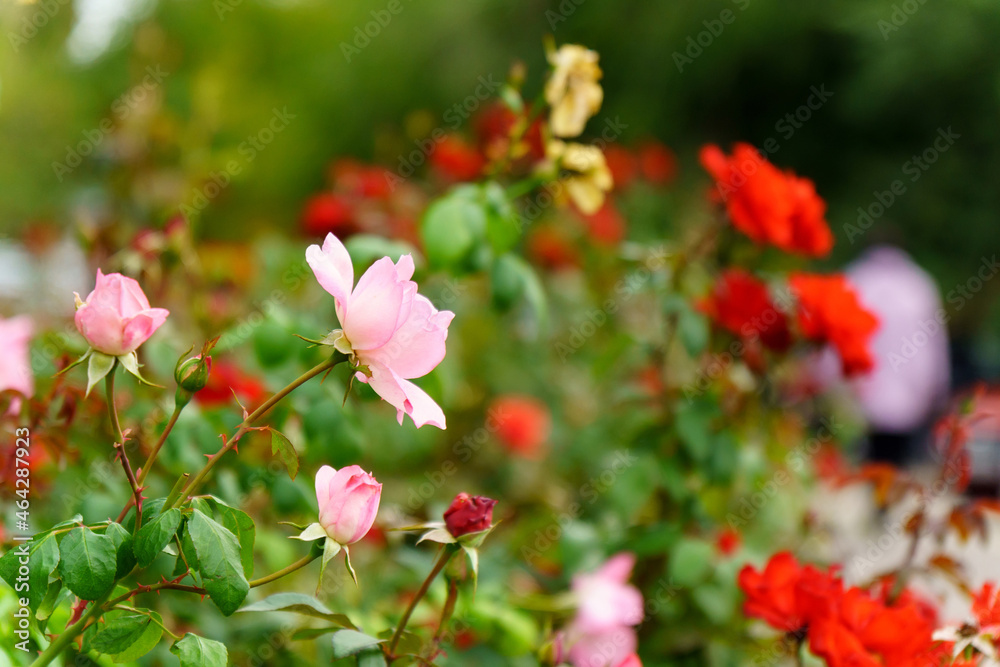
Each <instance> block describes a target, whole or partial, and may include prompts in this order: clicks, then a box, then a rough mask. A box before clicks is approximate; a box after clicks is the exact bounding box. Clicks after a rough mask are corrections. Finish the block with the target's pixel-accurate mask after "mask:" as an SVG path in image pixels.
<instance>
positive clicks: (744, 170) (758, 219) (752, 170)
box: [700, 143, 833, 257]
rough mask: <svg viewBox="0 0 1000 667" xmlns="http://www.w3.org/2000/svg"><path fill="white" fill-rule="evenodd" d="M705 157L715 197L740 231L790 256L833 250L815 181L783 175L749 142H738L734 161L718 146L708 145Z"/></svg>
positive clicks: (823, 254)
mask: <svg viewBox="0 0 1000 667" xmlns="http://www.w3.org/2000/svg"><path fill="white" fill-rule="evenodd" d="M700 159H701V164H702V166H704V167H705V169H706V170H707V171H708V173H709V174H711V176H712V178H714V179H715V182H716V189H715V191H714V196H713V198H714V199H715V200H716V201H718V202H720V203H722V204H725V207H726V212H727V213H728V214H729V218H730V220H731V221H732V223H733V226H734V227H736V228H737V229H738V230H740V231H741V232H743V233H744V234H746V235H747V236H749V237H750V238H751V239H753V240H754V241H756V242H757V243H770V244H772V245H775V246H777V247H779V248H781V249H782V250H785V251H788V252H798V253H802V254H805V255H810V256H815V257H822V256H825V255H826V254H827V253H829V252H830V249H831V248H832V247H833V234H832V233H831V232H830V227H829V226H828V225H827V223H826V220H825V219H824V213H825V212H826V204H825V203H824V202H823V200H822V199H820V197H819V195H817V194H816V189H815V187H814V186H813V183H812V181H810V180H808V179H804V178H799V177H798V176H796V175H795V174H793V173H791V172H782V171H781V170H779V169H778V168H777V167H775V166H774V165H773V164H771V163H770V162H768V161H767V159H766V158H764V157H763V156H762V155H761V154H760V153H759V152H758V151H757V149H755V148H754V147H753V146H751V145H749V144H745V143H738V144H736V145H735V146H734V147H733V154H732V156H731V157H727V156H726V155H725V154H724V153H723V152H722V150H721V149H720V148H719V147H718V146H715V145H709V146H705V147H704V148H702V149H701V154H700Z"/></svg>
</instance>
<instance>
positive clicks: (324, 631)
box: [292, 628, 341, 641]
mask: <svg viewBox="0 0 1000 667" xmlns="http://www.w3.org/2000/svg"><path fill="white" fill-rule="evenodd" d="M340 630H341V628H302V629H300V630H296V631H295V632H293V633H292V639H294V640H296V641H301V640H305V639H317V638H319V637H322V636H323V635H328V634H330V633H333V632H340Z"/></svg>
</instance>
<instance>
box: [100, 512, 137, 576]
mask: <svg viewBox="0 0 1000 667" xmlns="http://www.w3.org/2000/svg"><path fill="white" fill-rule="evenodd" d="M104 534H105V535H107V536H108V537H109V538H111V542H112V543H113V544H114V545H115V553H116V557H115V579H121V578H122V577H124V576H125V575H126V574H128V573H129V572H131V571H132V568H134V567H135V552H134V551H133V549H132V546H133V538H132V535H131V534H130V533H129V532H128V531H127V530H125V527H124V526H122V525H121V524H119V523H109V524H108V527H107V529H105V531H104Z"/></svg>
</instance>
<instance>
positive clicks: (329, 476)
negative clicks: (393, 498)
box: [316, 466, 382, 546]
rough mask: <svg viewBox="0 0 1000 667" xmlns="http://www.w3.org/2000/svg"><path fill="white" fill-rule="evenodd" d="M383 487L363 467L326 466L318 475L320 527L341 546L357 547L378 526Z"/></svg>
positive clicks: (317, 490) (317, 493)
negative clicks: (373, 527)
mask: <svg viewBox="0 0 1000 667" xmlns="http://www.w3.org/2000/svg"><path fill="white" fill-rule="evenodd" d="M381 496H382V485H381V484H379V483H378V482H377V481H375V478H374V477H372V476H371V475H369V474H368V473H366V472H365V471H364V470H362V469H361V468H360V467H359V466H347V467H346V468H341V469H340V470H335V469H334V468H331V467H330V466H323V467H322V468H320V469H319V471H318V472H317V473H316V500H317V501H318V502H319V524H320V525H321V526H322V527H323V529H324V530H325V531H326V534H327V535H328V536H329V537H330V539H332V540H333V541H334V542H337V543H338V544H340V545H341V546H347V545H348V544H354V543H355V542H357V541H358V540H360V539H361V538H362V537H364V536H365V535H366V534H367V533H368V531H369V530H370V529H371V527H372V524H373V523H375V515H376V514H377V513H378V502H379V499H380V498H381Z"/></svg>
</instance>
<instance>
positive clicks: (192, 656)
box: [170, 632, 229, 667]
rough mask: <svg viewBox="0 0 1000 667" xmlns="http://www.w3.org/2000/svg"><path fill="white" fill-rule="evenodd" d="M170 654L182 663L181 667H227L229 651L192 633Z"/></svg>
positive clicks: (176, 645)
mask: <svg viewBox="0 0 1000 667" xmlns="http://www.w3.org/2000/svg"><path fill="white" fill-rule="evenodd" d="M170 652H171V653H173V654H174V655H176V656H177V657H178V658H179V659H180V661H181V667H226V664H227V663H228V662H229V651H228V650H227V649H226V645H225V644H223V643H221V642H217V641H213V640H211V639H205V638H204V637H199V636H198V635H194V634H191V633H190V632H189V633H187V634H186V635H184V636H183V637H181V638H180V639H179V640H178V641H177V642H175V643H174V645H173V646H171V647H170Z"/></svg>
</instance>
